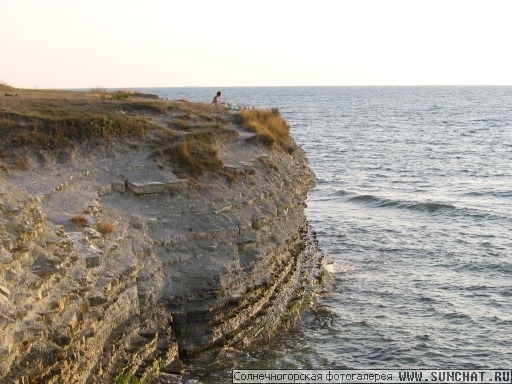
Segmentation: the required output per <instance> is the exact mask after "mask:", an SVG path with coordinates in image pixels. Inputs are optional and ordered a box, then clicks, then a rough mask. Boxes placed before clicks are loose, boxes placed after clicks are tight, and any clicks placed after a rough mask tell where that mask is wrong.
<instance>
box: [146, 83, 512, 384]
mask: <svg viewBox="0 0 512 384" xmlns="http://www.w3.org/2000/svg"><path fill="white" fill-rule="evenodd" d="M221 90H222V93H223V97H224V99H225V100H227V101H232V102H238V103H246V104H250V105H254V106H257V107H261V108H270V107H278V108H279V109H280V110H281V112H282V114H283V116H284V117H285V118H286V119H287V120H288V122H289V123H290V124H291V126H292V132H293V135H294V137H295V139H296V141H297V142H298V143H299V144H300V145H301V146H303V147H304V148H305V149H306V151H307V152H308V156H309V159H310V163H311V167H312V168H313V170H314V171H315V173H316V175H317V187H316V188H315V189H314V190H313V191H312V192H311V193H310V195H309V198H308V208H307V212H306V214H307V218H308V220H309V222H310V223H311V225H312V226H313V228H314V229H316V230H317V232H318V237H319V241H320V245H321V247H322V249H323V250H324V251H325V252H327V253H328V254H330V256H331V258H332V259H333V260H334V270H333V275H334V277H335V280H336V287H335V289H334V291H333V292H332V293H331V294H330V295H328V296H326V297H322V298H319V299H318V301H317V304H316V306H315V307H314V308H313V309H311V310H309V311H306V313H305V314H304V317H303V319H302V321H301V323H300V324H299V325H298V326H297V327H296V329H294V330H293V331H292V332H291V333H290V334H287V335H284V336H281V337H280V338H277V339H275V340H273V341H272V342H270V343H268V342H267V343H263V344H259V345H255V346H253V347H251V348H249V349H247V350H244V351H229V352H226V354H225V356H224V357H223V358H221V359H219V360H218V361H216V362H215V363H206V362H196V363H195V364H194V366H193V367H192V370H193V374H194V375H196V377H200V378H201V380H202V382H204V383H216V382H230V380H229V377H230V376H229V370H230V369H231V368H243V367H245V368H268V369H278V368H318V369H334V368H337V369H341V368H357V369H361V368H382V369H390V368H425V369H426V368H437V369H441V368H445V369H449V368H467V369H471V368H479V369H490V368H506V367H510V362H511V361H512V345H511V343H510V333H511V331H512V88H510V87H432V88H430V87H333V88H330V87H306V88H303V87H296V88H286V87H283V88H265V87H262V88H225V89H221ZM150 91H151V92H153V93H158V94H160V95H161V96H163V97H168V98H170V99H177V98H188V99H190V100H194V101H204V102H209V101H210V100H211V99H212V98H213V96H214V94H215V92H216V91H217V89H212V88H159V89H151V90H150Z"/></svg>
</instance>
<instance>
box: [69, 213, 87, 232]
mask: <svg viewBox="0 0 512 384" xmlns="http://www.w3.org/2000/svg"><path fill="white" fill-rule="evenodd" d="M71 221H72V222H73V223H74V224H75V225H76V226H77V227H78V228H80V229H82V228H84V227H85V226H86V225H87V219H86V218H85V216H84V215H82V214H78V215H75V216H73V217H72V218H71Z"/></svg>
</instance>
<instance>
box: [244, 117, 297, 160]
mask: <svg viewBox="0 0 512 384" xmlns="http://www.w3.org/2000/svg"><path fill="white" fill-rule="evenodd" d="M240 116H241V118H242V125H243V126H244V127H245V128H246V129H247V130H249V131H251V132H254V133H255V136H254V140H256V141H258V142H262V143H264V144H266V145H268V146H270V147H273V146H275V145H278V146H279V147H281V148H283V149H285V150H289V148H290V145H291V138H290V126H289V125H288V123H287V122H286V121H285V120H284V119H283V117H282V116H281V113H280V112H279V109H277V108H272V109H270V110H262V109H243V110H241V111H240Z"/></svg>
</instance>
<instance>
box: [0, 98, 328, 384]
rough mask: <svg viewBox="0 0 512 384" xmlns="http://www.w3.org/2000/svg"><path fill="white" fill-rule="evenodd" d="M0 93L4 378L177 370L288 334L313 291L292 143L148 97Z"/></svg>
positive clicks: (313, 249) (317, 282)
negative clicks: (200, 357)
mask: <svg viewBox="0 0 512 384" xmlns="http://www.w3.org/2000/svg"><path fill="white" fill-rule="evenodd" d="M1 97H2V98H3V99H2V100H1V101H0V129H2V130H3V131H2V134H3V135H4V143H7V144H6V145H5V146H4V147H3V148H2V149H1V152H0V154H1V155H2V163H3V171H2V175H1V176H0V382H1V383H61V382H69V383H71V382H72V383H96V382H101V383H102V382H112V379H113V378H114V377H115V376H116V375H118V374H119V373H123V372H124V373H130V374H136V375H138V376H143V375H150V374H152V372H157V371H160V372H179V371H180V370H181V368H182V361H183V359H185V358H187V356H194V355H197V354H200V353H202V352H205V351H215V350H218V349H221V348H224V347H227V346H238V345H243V344H244V343H247V342H250V341H251V340H254V339H256V338H259V337H266V336H269V335H271V334H273V333H274V332H275V331H276V330H278V329H280V328H281V327H286V326H287V324H289V323H290V322H291V321H292V320H293V318H294V316H296V315H297V311H298V310H299V309H300V308H301V307H302V306H304V305H306V304H308V303H309V302H310V301H311V298H312V296H313V294H314V292H315V290H316V289H317V288H319V287H321V283H322V282H323V280H324V277H325V271H324V262H325V260H324V257H323V255H322V254H321V253H320V252H319V251H318V247H317V242H316V239H315V236H314V233H312V232H311V231H310V230H309V229H308V226H307V223H306V220H305V216H304V206H305V200H306V195H307V192H308V190H309V189H310V188H312V187H313V185H314V175H313V173H312V172H311V170H310V168H309V166H308V161H307V157H306V154H305V153H304V151H303V150H302V149H301V148H299V147H297V146H296V144H295V143H294V142H293V139H292V138H291V137H289V136H286V137H285V136H282V135H281V136H279V135H278V134H275V132H274V131H272V129H270V131H268V132H267V131H265V130H264V129H263V130H262V128H261V127H258V126H256V125H255V124H256V123H251V121H250V120H248V119H247V116H241V114H242V112H241V111H231V110H229V109H225V108H215V107H211V106H209V105H206V104H198V103H189V102H186V101H173V102H170V101H165V100H159V99H158V100H156V99H155V98H153V97H152V96H151V95H141V94H122V95H119V94H117V93H106V92H102V91H101V92H100V91H97V92H90V93H71V92H53V93H52V92H50V93H45V92H44V91H39V92H37V91H23V90H16V96H12V95H10V96H7V94H6V96H1ZM43 104H44V105H45V107H44V108H46V109H48V108H49V107H48V105H50V109H51V110H52V112H51V113H48V112H44V113H43V112H42V110H43V109H44V108H42V107H41V105H43ZM46 109H45V110H46ZM71 110H73V111H75V112H76V111H78V112H77V113H78V116H74V115H71V113H72V112H70V111H71ZM75 112H73V113H75ZM260 112H261V113H263V114H264V115H265V116H266V117H265V118H264V120H265V119H267V120H265V121H264V122H263V123H262V121H263V120H261V119H260V123H261V124H263V125H265V124H267V125H268V124H273V122H272V121H273V120H275V119H282V118H281V117H280V116H279V112H278V111H277V110H272V111H266V112H265V111H258V112H257V113H260ZM50 115H51V116H50ZM49 116H50V117H49ZM134 122H135V123H134ZM260 123H258V124H260ZM251 124H252V125H251ZM83 127H86V128H87V129H92V130H93V131H87V135H85V137H83V136H84V135H83V129H85V128H83ZM127 127H128V128H127ZM265 129H267V128H265ZM134 130H136V132H137V133H136V134H135V133H134ZM63 132H64V133H63ZM98 132H99V133H98ZM45 134H46V136H44V135H45ZM59 135H60V136H59ZM66 135H67V136H66ZM70 135H71V136H70ZM114 136H115V137H114Z"/></svg>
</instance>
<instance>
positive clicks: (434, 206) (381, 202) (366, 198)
mask: <svg viewBox="0 0 512 384" xmlns="http://www.w3.org/2000/svg"><path fill="white" fill-rule="evenodd" d="M347 201H348V202H351V203H364V204H367V205H372V206H374V207H377V208H399V209H410V210H413V211H420V212H429V213H434V212H439V211H447V210H448V211H451V210H455V209H457V208H456V207H455V206H454V205H452V204H446V203H440V202H431V201H427V202H417V201H400V200H392V199H387V198H382V197H378V196H375V195H357V196H353V197H351V198H349V199H348V200H347Z"/></svg>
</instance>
